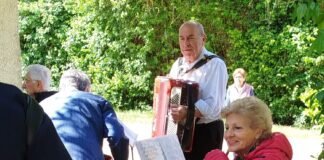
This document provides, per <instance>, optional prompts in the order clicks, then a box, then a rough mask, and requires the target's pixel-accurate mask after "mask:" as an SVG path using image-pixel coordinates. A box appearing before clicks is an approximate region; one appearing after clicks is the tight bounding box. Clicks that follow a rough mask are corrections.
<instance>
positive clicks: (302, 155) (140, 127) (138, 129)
mask: <svg viewBox="0 0 324 160" xmlns="http://www.w3.org/2000/svg"><path fill="white" fill-rule="evenodd" d="M117 116H118V118H119V119H120V120H121V121H122V122H124V123H125V124H126V125H127V126H128V127H129V128H130V129H131V130H132V131H133V132H135V133H136V134H137V135H138V140H140V139H147V138H150V137H151V129H152V120H153V113H152V111H117ZM272 131H273V132H282V133H284V134H285V135H286V136H287V137H288V139H289V141H290V143H291V145H292V147H293V159H292V160H313V159H314V160H315V158H313V157H318V155H319V153H320V152H321V149H322V143H323V140H324V136H321V135H320V130H319V129H313V130H311V129H301V128H297V127H291V126H281V125H273V129H272ZM224 149H225V148H224ZM137 159H138V158H137ZM137 159H136V158H135V160H137ZM316 159H317V158H316Z"/></svg>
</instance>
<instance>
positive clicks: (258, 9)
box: [19, 0, 324, 127]
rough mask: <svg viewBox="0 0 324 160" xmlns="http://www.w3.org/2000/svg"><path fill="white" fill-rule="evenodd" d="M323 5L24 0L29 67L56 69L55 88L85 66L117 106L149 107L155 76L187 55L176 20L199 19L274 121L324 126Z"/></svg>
mask: <svg viewBox="0 0 324 160" xmlns="http://www.w3.org/2000/svg"><path fill="white" fill-rule="evenodd" d="M323 12H324V2H323V1H322V0H319V1H310V0H309V1H307V0H305V1H303V0H286V1H280V0H257V1H254V0H241V1H208V0H206V1H193V0H187V1H184V0H171V1H163V0H161V1H154V0H20V2H19V13H20V39H21V49H22V56H23V64H24V66H27V65H29V64H32V63H40V64H44V65H46V66H47V67H49V68H51V70H52V74H53V80H54V85H53V87H54V88H56V87H57V85H58V80H59V77H60V75H61V73H62V71H64V70H65V69H67V68H70V67H75V68H79V69H82V70H83V71H85V72H86V73H87V74H88V75H90V77H91V81H92V83H93V86H92V87H93V88H92V89H93V91H94V92H96V93H97V94H100V95H102V96H104V97H105V98H107V99H108V100H109V101H111V102H112V104H113V105H114V106H115V107H116V108H118V109H121V110H130V109H139V110H150V109H151V105H152V97H153V95H152V93H153V83H154V78H155V77H156V76H158V75H165V74H167V73H168V71H169V69H170V67H171V65H172V63H173V62H174V60H175V59H176V58H177V57H178V56H180V55H181V54H180V51H179V47H178V27H179V26H180V25H181V23H183V22H184V21H187V20H190V19H194V20H198V21H199V22H201V23H202V24H203V25H204V26H205V30H206V33H207V36H208V40H207V44H206V48H207V49H208V50H211V51H214V52H216V53H217V54H219V55H221V56H223V57H224V58H225V61H226V63H227V65H228V72H229V74H231V73H232V71H233V70H234V69H235V68H237V67H243V68H245V69H246V70H247V71H248V72H249V75H248V80H247V81H248V82H249V83H251V84H252V85H253V86H254V87H255V90H256V94H257V96H258V97H260V98H261V99H263V100H265V101H266V102H267V103H268V104H269V106H270V108H271V110H272V112H273V118H274V121H275V123H277V124H285V125H298V126H304V127H305V126H306V127H311V126H314V125H315V126H319V125H323V124H324V115H323V112H324V109H323V106H324V105H323V104H324V84H323V83H324V81H323V80H324V54H323V51H324V21H323V19H324V18H323V17H324V14H323ZM230 77H231V76H230ZM231 83H232V79H230V81H229V84H231Z"/></svg>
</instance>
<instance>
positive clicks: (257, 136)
mask: <svg viewBox="0 0 324 160" xmlns="http://www.w3.org/2000/svg"><path fill="white" fill-rule="evenodd" d="M262 133H263V129H260V128H257V129H256V130H255V139H256V140H258V139H259V138H260V137H261V135H262Z"/></svg>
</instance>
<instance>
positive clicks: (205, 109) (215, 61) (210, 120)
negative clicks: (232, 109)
mask: <svg viewBox="0 0 324 160" xmlns="http://www.w3.org/2000/svg"><path fill="white" fill-rule="evenodd" d="M205 42H206V34H205V32H204V28H203V26H202V25H201V24H200V23H198V22H196V21H187V22H185V23H183V24H182V25H181V26H180V28H179V44H180V49H181V53H182V56H183V57H180V58H178V59H177V60H176V61H175V63H174V64H173V66H172V68H171V71H170V74H169V76H170V77H171V78H177V79H183V80H191V81H195V82H197V83H198V84H199V96H198V100H197V102H195V107H196V111H195V116H196V117H197V118H198V119H199V120H198V121H197V123H196V126H195V131H194V140H193V148H192V151H191V152H189V153H184V154H185V157H186V159H187V160H201V159H203V158H204V156H205V154H206V153H207V152H208V151H210V150H211V149H216V148H217V149H222V144H223V136H224V123H223V121H222V119H221V116H220V112H221V109H222V106H223V104H224V102H225V95H226V85H227V80H228V74H227V68H226V64H225V63H224V61H223V60H222V59H221V58H219V57H217V56H216V55H215V54H213V53H211V52H209V51H207V50H206V48H205V47H204V46H205ZM202 59H206V62H205V63H204V64H203V65H202V66H199V67H196V66H195V64H196V63H198V62H200V61H201V60H202ZM171 107H172V111H171V115H172V118H173V120H174V121H175V122H179V121H181V120H183V119H185V116H186V113H187V110H186V107H185V106H177V105H172V106H171Z"/></svg>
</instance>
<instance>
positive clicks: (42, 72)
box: [26, 64, 51, 91]
mask: <svg viewBox="0 0 324 160" xmlns="http://www.w3.org/2000/svg"><path fill="white" fill-rule="evenodd" d="M27 74H29V76H30V78H31V79H32V80H38V81H41V82H42V83H43V87H44V90H45V91H48V90H50V86H51V70H49V69H48V68H47V67H45V66H43V65H40V64H32V65H29V66H28V67H27V69H26V75H27Z"/></svg>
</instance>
